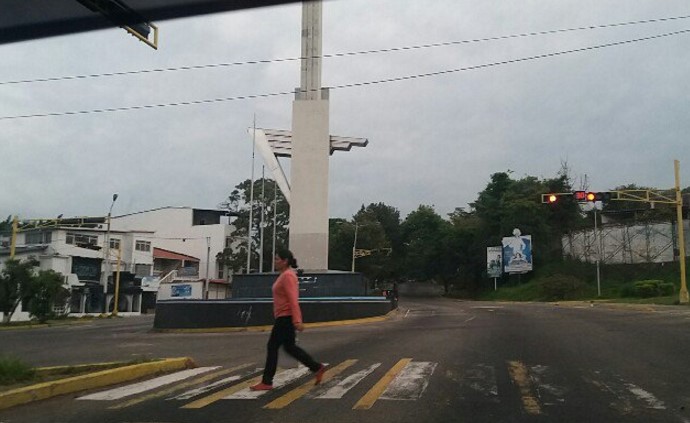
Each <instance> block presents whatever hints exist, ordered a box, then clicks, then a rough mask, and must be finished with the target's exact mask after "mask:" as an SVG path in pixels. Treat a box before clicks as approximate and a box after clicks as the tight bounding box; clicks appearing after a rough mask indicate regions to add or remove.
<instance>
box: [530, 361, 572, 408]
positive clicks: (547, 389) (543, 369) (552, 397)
mask: <svg viewBox="0 0 690 423" xmlns="http://www.w3.org/2000/svg"><path fill="white" fill-rule="evenodd" d="M529 374H530V379H531V380H532V383H533V384H535V385H536V390H537V394H538V395H537V396H538V397H539V399H540V400H541V403H542V405H544V406H550V405H554V404H562V403H565V393H566V392H567V390H566V389H565V388H564V387H561V386H558V385H554V384H553V383H549V382H548V381H547V379H552V374H551V369H550V368H549V366H543V365H536V366H530V368H529Z"/></svg>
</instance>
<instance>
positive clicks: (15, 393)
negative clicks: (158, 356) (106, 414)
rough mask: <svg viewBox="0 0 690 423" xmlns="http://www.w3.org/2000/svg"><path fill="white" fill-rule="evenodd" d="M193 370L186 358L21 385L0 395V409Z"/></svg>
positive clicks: (189, 359) (194, 365) (188, 359)
mask: <svg viewBox="0 0 690 423" xmlns="http://www.w3.org/2000/svg"><path fill="white" fill-rule="evenodd" d="M193 367H196V364H195V363H194V360H192V359H191V358H189V357H181V358H167V359H164V360H160V361H153V362H150V363H141V364H133V365H131V366H124V367H118V368H116V369H108V370H101V371H99V372H94V373H89V374H86V375H81V376H73V377H68V378H65V379H60V380H54V381H51V382H45V383H39V384H36V385H31V386H25V387H23V388H18V389H13V390H11V391H7V392H2V393H0V410H2V409H5V408H10V407H14V406H16V405H20V404H26V403H29V402H33V401H39V400H43V399H47V398H51V397H54V396H57V395H64V394H70V393H73V392H78V391H83V390H86V389H94V388H101V387H104V386H109V385H115V384H118V383H122V382H128V381H130V380H134V379H139V378H142V377H144V376H149V375H152V374H157V373H166V372H172V371H175V370H180V369H188V368H193Z"/></svg>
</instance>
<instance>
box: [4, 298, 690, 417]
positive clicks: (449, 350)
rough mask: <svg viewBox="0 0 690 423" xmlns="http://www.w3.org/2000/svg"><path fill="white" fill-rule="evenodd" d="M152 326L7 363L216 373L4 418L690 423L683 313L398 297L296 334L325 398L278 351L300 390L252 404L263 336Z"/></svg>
mask: <svg viewBox="0 0 690 423" xmlns="http://www.w3.org/2000/svg"><path fill="white" fill-rule="evenodd" d="M151 325H152V319H151V317H148V316H142V317H133V318H124V319H117V320H102V321H101V320H99V321H93V322H89V323H82V324H78V325H72V326H65V327H53V328H45V329H33V330H21V331H17V330H13V331H3V332H0V353H3V354H7V353H12V354H14V355H17V356H19V357H22V358H23V359H24V360H26V361H28V362H30V363H32V364H35V365H58V364H76V363H86V362H99V361H110V360H122V359H130V358H133V357H137V356H146V357H179V356H190V357H193V358H194V359H195V361H196V362H197V364H198V365H199V366H202V367H206V366H212V367H216V366H218V367H217V368H214V369H210V370H208V372H207V373H203V374H201V375H197V376H194V377H191V378H188V379H184V380H179V381H175V382H172V383H170V384H168V385H165V386H163V387H158V388H151V389H149V390H147V391H145V392H141V393H137V394H133V395H129V396H126V397H122V398H117V399H112V398H111V399H105V400H99V399H96V398H91V399H76V398H77V397H83V396H84V393H82V394H79V395H73V396H62V397H57V398H53V399H50V400H46V401H42V402H38V403H33V404H30V405H26V406H20V407H16V408H13V409H10V410H4V411H0V422H1V423H15V422H16V423H20V422H22V423H23V422H27V423H28V422H31V423H40V422H51V423H52V422H75V423H76V422H79V423H84V422H87V423H88V422H95V423H96V422H97V423H108V422H118V423H123V422H142V423H143V422H148V423H153V422H157V423H164V422H171V423H172V422H175V423H192V422H194V423H196V422H199V423H201V422H281V423H283V422H284V423H290V422H309V423H311V422H314V423H315V422H329V423H337V422H377V423H384V422H396V423H397V422H415V423H419V422H590V421H595V422H665V423H666V422H681V423H690V387H689V386H688V375H690V369H689V368H688V365H689V364H690V360H689V356H688V354H690V334H689V330H690V309H689V308H687V307H684V308H679V307H661V306H659V307H646V306H641V307H611V306H604V305H599V304H596V305H594V306H590V305H589V304H582V303H580V304H568V305H565V304H561V305H556V304H534V303H530V304H508V303H478V302H463V301H455V300H450V299H414V300H411V299H405V298H403V299H402V300H401V302H400V309H399V312H398V314H397V315H396V316H395V317H393V318H392V319H390V320H388V321H386V322H381V323H370V324H365V325H354V326H339V327H328V328H312V329H308V330H307V331H305V332H304V333H302V334H300V335H299V344H300V345H301V346H302V347H304V348H305V349H306V350H308V351H309V352H310V353H311V354H312V355H313V356H314V357H315V358H316V359H317V360H321V361H323V362H327V363H329V364H330V366H331V368H335V369H336V370H342V371H341V373H339V374H338V375H336V376H334V378H333V379H331V380H330V381H329V382H326V383H324V385H323V386H322V387H319V388H318V389H316V388H313V387H312V384H311V381H312V379H311V376H310V375H308V374H304V375H301V376H300V374H299V369H295V367H296V363H295V362H294V360H292V359H290V358H288V357H287V356H286V354H285V353H283V352H281V361H280V366H281V368H283V369H285V374H284V375H285V377H288V376H289V375H293V374H295V372H297V374H296V379H294V380H290V381H287V382H286V385H285V386H284V387H281V388H277V389H275V390H274V391H272V392H269V393H267V394H266V395H264V396H261V397H259V398H254V399H251V398H248V397H247V395H246V394H243V392H244V391H239V392H234V391H238V390H239V388H240V387H241V386H238V384H240V385H241V384H243V383H244V384H247V383H248V381H249V380H250V379H251V378H252V377H256V376H257V375H258V374H259V373H258V372H257V370H256V369H257V368H260V367H262V366H263V360H264V354H265V343H266V341H267V338H268V333H265V332H241V333H213V334H208V333H204V334H202V333H192V334H189V333H186V334H182V333H154V332H152V331H151ZM396 371H397V373H396ZM219 372H225V373H223V374H220V373H219ZM204 376H208V377H207V379H208V380H205V381H204V382H201V381H200V378H201V377H204ZM233 379H234V380H233ZM277 379H278V378H277ZM219 381H220V382H219ZM130 386H131V384H130V385H128V386H127V387H125V390H127V389H129V390H130V391H126V392H129V393H131V392H132V391H131V389H132V388H131V387H130ZM204 386H206V388H204ZM200 387H201V388H202V390H201V391H194V392H189V391H191V390H192V389H195V388H200ZM235 387H237V388H235ZM94 393H95V392H94ZM182 394H184V395H183V396H184V398H179V396H180V395H182ZM175 397H178V398H175ZM228 397H230V398H231V399H228Z"/></svg>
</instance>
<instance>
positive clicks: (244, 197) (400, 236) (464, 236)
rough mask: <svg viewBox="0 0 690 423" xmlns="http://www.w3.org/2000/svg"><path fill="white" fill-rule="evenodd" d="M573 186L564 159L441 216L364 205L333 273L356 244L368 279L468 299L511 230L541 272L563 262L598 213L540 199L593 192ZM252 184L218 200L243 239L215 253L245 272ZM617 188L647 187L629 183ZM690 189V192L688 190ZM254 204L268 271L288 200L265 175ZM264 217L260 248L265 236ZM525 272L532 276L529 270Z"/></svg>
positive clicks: (498, 181)
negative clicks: (566, 242)
mask: <svg viewBox="0 0 690 423" xmlns="http://www.w3.org/2000/svg"><path fill="white" fill-rule="evenodd" d="M574 185H575V183H574V181H573V179H572V177H571V176H570V175H569V170H568V167H567V164H563V166H562V168H561V170H559V172H558V173H557V174H556V176H554V177H552V178H537V177H534V176H524V177H521V178H515V177H514V175H513V174H512V172H510V171H507V172H498V173H494V174H493V175H491V177H490V180H489V182H488V183H487V185H486V187H485V188H484V190H482V191H481V192H479V193H478V195H477V198H476V200H475V201H473V202H472V203H470V204H469V207H467V208H465V207H457V208H455V210H454V211H453V212H451V213H449V214H448V215H447V216H441V215H440V214H439V213H438V212H436V210H435V209H434V207H433V206H430V205H420V206H419V207H418V208H417V209H416V210H414V211H412V212H411V213H409V214H408V215H407V216H404V217H403V216H401V214H400V211H399V210H398V209H397V208H396V207H394V206H391V205H387V204H384V203H371V204H369V205H362V206H361V208H360V209H359V210H358V211H357V213H355V214H354V215H353V216H352V217H351V218H350V219H346V218H334V219H330V222H329V269H332V270H351V268H352V261H353V260H352V257H353V249H357V250H364V251H358V254H357V255H360V254H365V255H364V256H361V257H357V258H355V270H356V271H360V272H363V273H364V274H365V276H366V277H367V278H368V279H369V280H371V281H380V282H391V281H395V280H398V281H399V280H416V281H430V280H433V281H436V282H437V283H442V284H443V285H444V286H445V287H446V289H449V288H450V286H451V285H452V286H453V288H454V289H456V290H459V291H462V292H466V293H468V294H470V295H471V294H472V293H473V292H476V291H477V290H480V289H482V287H487V286H488V285H489V284H488V282H487V280H486V247H489V246H498V245H501V240H502V238H503V237H505V236H510V235H511V233H512V231H513V229H514V228H519V229H520V231H521V232H522V234H526V235H527V234H528V235H531V236H532V241H533V264H534V266H535V268H537V267H539V266H540V265H542V264H544V263H549V262H553V261H561V260H563V254H562V247H561V238H562V236H563V235H564V234H567V233H568V232H571V231H576V230H580V229H584V228H589V227H591V226H593V224H594V221H593V217H594V216H593V212H592V211H586V210H583V208H582V207H581V205H580V204H578V203H577V202H576V201H575V200H574V199H573V198H572V196H567V195H566V196H562V197H559V200H558V201H557V202H556V203H555V204H543V203H542V201H541V195H542V194H545V193H550V192H555V193H568V192H572V191H574V190H580V189H584V190H586V189H587V187H586V186H578V187H574ZM262 187H263V188H262ZM250 189H251V181H250V180H246V181H244V182H242V183H240V184H239V185H237V186H236V187H235V189H234V190H233V191H232V193H231V194H230V195H229V197H228V198H227V199H226V201H225V202H223V203H222V204H221V206H222V207H224V208H227V209H229V210H231V211H233V212H235V213H237V215H238V218H237V219H236V220H235V221H234V223H233V224H234V225H235V227H236V235H237V238H236V240H235V243H234V245H233V246H232V247H231V248H227V249H226V250H225V251H224V252H223V253H221V254H219V256H218V257H217V258H218V260H219V261H221V262H222V263H223V264H226V265H227V266H229V267H230V268H231V269H232V271H233V272H236V273H243V272H246V267H247V241H246V239H247V232H248V231H249V228H250V225H249V209H250ZM615 189H616V190H622V189H648V188H644V187H637V186H635V185H626V186H620V187H617V188H615ZM689 191H690V188H686V189H685V190H684V192H689ZM262 192H263V195H262ZM274 199H275V201H274ZM251 203H252V210H253V211H252V225H251V232H252V239H253V241H252V245H253V248H252V250H251V254H252V257H251V260H250V262H251V263H252V264H251V266H250V267H251V269H250V271H252V272H255V271H259V269H260V268H259V257H260V256H261V254H260V252H259V245H263V249H264V251H263V261H264V263H263V267H262V268H261V269H262V270H263V271H270V270H271V262H272V247H273V239H274V236H273V231H274V226H273V219H274V216H275V220H276V222H277V223H276V226H275V232H276V234H275V240H276V243H277V244H278V245H279V246H286V245H287V239H288V228H287V226H288V221H289V205H288V203H287V201H285V198H284V197H283V196H282V194H281V193H280V191H279V189H277V188H276V185H275V183H274V182H273V181H271V180H262V179H259V180H257V181H255V182H254V199H253V202H251ZM607 212H610V213H616V214H617V218H618V219H619V220H621V221H623V222H625V221H626V220H628V221H630V220H640V219H646V220H650V219H651V220H666V221H668V220H669V219H673V216H674V213H675V212H674V209H673V208H672V207H671V206H668V205H657V206H656V208H654V209H651V208H650V205H649V204H644V203H633V202H628V201H615V202H613V201H612V202H611V203H608V204H604V205H603V210H601V211H599V213H598V214H599V216H601V214H602V213H607ZM262 216H263V217H262ZM262 222H263V234H264V242H263V244H261V240H260V237H261V232H262V231H261V228H262ZM355 232H356V236H357V240H356V246H355V244H354V242H355ZM505 277H506V278H507V277H508V276H505ZM523 277H524V278H525V280H528V279H529V278H530V275H529V274H528V275H525V276H523Z"/></svg>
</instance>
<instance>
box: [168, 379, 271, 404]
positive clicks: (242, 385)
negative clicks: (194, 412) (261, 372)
mask: <svg viewBox="0 0 690 423" xmlns="http://www.w3.org/2000/svg"><path fill="white" fill-rule="evenodd" d="M259 382H261V376H257V377H254V378H251V379H249V380H245V381H244V382H240V383H238V384H237V385H234V386H231V387H229V388H225V389H223V390H220V391H218V392H214V393H213V394H211V395H209V396H206V397H203V398H199V399H198V400H196V401H192V402H190V403H189V404H186V405H184V406H182V408H190V409H194V408H203V407H206V406H207V405H209V404H213V403H214V402H216V401H218V400H221V399H223V398H225V397H226V396H228V395H232V394H234V393H235V392H238V391H241V390H243V389H245V388H249V387H250V386H252V385H256V384H257V383H259Z"/></svg>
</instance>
